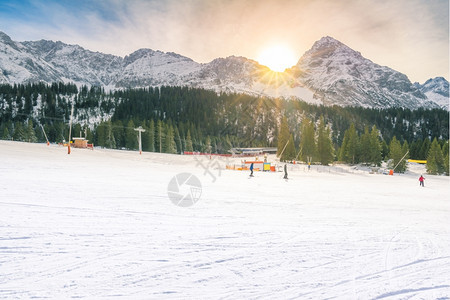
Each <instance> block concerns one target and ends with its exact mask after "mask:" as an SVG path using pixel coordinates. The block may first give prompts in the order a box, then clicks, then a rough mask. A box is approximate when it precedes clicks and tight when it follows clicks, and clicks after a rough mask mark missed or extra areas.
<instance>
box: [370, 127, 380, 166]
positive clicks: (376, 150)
mask: <svg viewBox="0 0 450 300" xmlns="http://www.w3.org/2000/svg"><path fill="white" fill-rule="evenodd" d="M379 134H380V132H379V131H378V129H377V127H376V126H375V125H373V127H372V131H371V132H370V160H369V162H370V163H371V164H373V165H376V166H380V165H381V144H380V140H379Z"/></svg>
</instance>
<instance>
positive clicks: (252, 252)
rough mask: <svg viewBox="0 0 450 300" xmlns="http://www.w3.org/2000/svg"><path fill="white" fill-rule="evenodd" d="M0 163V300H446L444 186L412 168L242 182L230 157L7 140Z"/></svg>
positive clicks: (303, 173)
mask: <svg viewBox="0 0 450 300" xmlns="http://www.w3.org/2000/svg"><path fill="white" fill-rule="evenodd" d="M234 160H235V162H239V161H240V159H234ZM0 161H1V164H0V298H34V297H36V298H38V297H49V298H54V299H63V298H69V297H87V298H100V297H105V298H116V297H117V298H118V297H122V298H125V299H161V298H174V299H180V298H226V299H254V298H266V299H290V298H299V299H324V298H338V299H405V298H408V299H437V298H440V299H448V297H450V281H449V280H448V278H450V218H449V213H450V197H449V195H450V189H449V183H450V181H449V177H444V176H430V175H425V177H426V181H425V188H421V187H419V182H418V177H419V175H420V174H421V172H423V166H420V165H413V166H412V169H411V171H410V172H408V173H407V174H402V175H400V174H395V175H394V176H387V175H382V174H370V173H369V172H367V171H366V170H364V169H362V170H361V169H356V168H352V167H348V166H337V167H320V168H319V167H316V166H313V167H312V170H311V171H309V172H308V170H307V168H306V167H305V166H304V165H289V168H288V172H289V177H290V179H289V180H288V181H285V180H283V179H282V177H283V174H282V173H280V172H275V173H263V172H255V177H254V178H251V179H249V177H248V172H242V171H232V170H225V167H224V165H225V163H226V160H225V159H221V160H219V159H212V160H209V159H208V158H207V157H197V156H196V157H193V156H181V155H168V154H157V153H145V152H144V153H143V154H142V155H141V156H140V155H139V154H138V153H137V152H135V151H117V150H103V149H95V150H94V151H91V150H84V149H72V154H70V155H68V154H67V149H66V148H63V147H60V146H56V145H50V146H46V145H44V144H28V143H20V142H11V141H0ZM205 168H206V169H205ZM181 172H189V173H192V174H194V175H195V176H197V177H198V179H199V180H200V181H201V183H202V194H201V197H200V200H199V201H198V202H197V203H196V204H195V205H194V206H191V207H189V208H182V207H178V206H175V205H174V204H172V202H171V201H170V200H169V198H168V194H167V188H168V184H169V182H170V180H171V179H172V178H173V177H174V176H175V175H177V174H179V173H181Z"/></svg>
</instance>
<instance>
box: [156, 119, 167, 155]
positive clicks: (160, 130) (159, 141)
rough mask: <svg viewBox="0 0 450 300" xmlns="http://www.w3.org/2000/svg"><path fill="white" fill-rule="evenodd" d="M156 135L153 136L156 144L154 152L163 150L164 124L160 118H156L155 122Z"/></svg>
mask: <svg viewBox="0 0 450 300" xmlns="http://www.w3.org/2000/svg"><path fill="white" fill-rule="evenodd" d="M155 133H156V137H155V144H156V152H160V153H163V152H164V151H163V150H164V149H163V148H164V140H165V136H166V133H165V130H164V124H163V122H162V121H161V120H158V121H157V122H156V132H155Z"/></svg>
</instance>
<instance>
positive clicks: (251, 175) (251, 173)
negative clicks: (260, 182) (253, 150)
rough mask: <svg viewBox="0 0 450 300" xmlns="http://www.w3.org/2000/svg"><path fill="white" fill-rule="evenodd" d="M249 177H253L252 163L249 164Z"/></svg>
mask: <svg viewBox="0 0 450 300" xmlns="http://www.w3.org/2000/svg"><path fill="white" fill-rule="evenodd" d="M250 177H253V163H252V164H251V165H250Z"/></svg>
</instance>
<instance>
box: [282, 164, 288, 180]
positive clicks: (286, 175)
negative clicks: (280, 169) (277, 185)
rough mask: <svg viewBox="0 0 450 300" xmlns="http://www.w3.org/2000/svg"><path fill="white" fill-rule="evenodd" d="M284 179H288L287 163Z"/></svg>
mask: <svg viewBox="0 0 450 300" xmlns="http://www.w3.org/2000/svg"><path fill="white" fill-rule="evenodd" d="M283 178H284V179H288V173H287V164H284V177H283Z"/></svg>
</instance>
